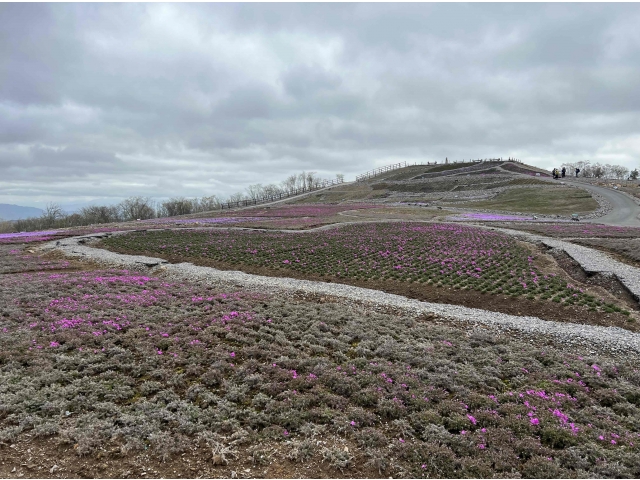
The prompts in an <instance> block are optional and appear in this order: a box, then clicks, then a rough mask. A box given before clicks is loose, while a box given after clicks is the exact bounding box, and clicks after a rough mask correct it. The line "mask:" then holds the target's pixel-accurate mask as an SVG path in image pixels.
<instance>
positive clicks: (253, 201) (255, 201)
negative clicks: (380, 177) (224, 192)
mask: <svg viewBox="0 0 640 480" xmlns="http://www.w3.org/2000/svg"><path fill="white" fill-rule="evenodd" d="M341 183H344V180H337V179H336V180H323V181H322V182H319V183H316V184H313V185H312V186H310V187H302V188H296V189H294V190H289V191H288V192H280V193H275V194H273V195H265V196H263V197H260V198H247V199H244V200H238V201H236V202H223V203H221V204H220V210H224V209H227V210H229V209H231V208H239V207H248V206H249V205H259V204H261V203H269V202H275V201H277V200H282V199H284V198H289V197H295V196H296V195H301V194H303V193H309V192H314V191H316V190H320V189H322V188H326V187H331V186H333V185H339V184H341Z"/></svg>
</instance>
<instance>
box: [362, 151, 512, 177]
mask: <svg viewBox="0 0 640 480" xmlns="http://www.w3.org/2000/svg"><path fill="white" fill-rule="evenodd" d="M482 162H515V163H522V161H521V160H516V159H515V158H511V157H509V159H508V160H503V159H502V158H484V159H483V158H479V159H477V160H462V161H457V160H455V161H452V162H449V163H448V164H449V165H451V164H456V163H482ZM416 165H446V163H441V164H438V162H433V163H431V162H427V163H418V162H415V163H407V162H400V163H394V164H392V165H385V166H384V167H378V168H374V169H373V170H369V171H368V172H364V173H363V174H361V175H358V176H357V177H356V182H362V181H364V180H367V179H368V178H373V177H377V176H378V175H380V174H381V173H385V172H390V171H392V170H398V169H399V168H405V167H413V166H416Z"/></svg>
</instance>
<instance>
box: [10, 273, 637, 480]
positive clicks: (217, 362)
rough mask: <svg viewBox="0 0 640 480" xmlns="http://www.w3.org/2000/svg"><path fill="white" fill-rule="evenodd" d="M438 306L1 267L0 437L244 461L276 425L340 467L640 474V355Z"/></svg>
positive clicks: (483, 473) (88, 450)
mask: <svg viewBox="0 0 640 480" xmlns="http://www.w3.org/2000/svg"><path fill="white" fill-rule="evenodd" d="M436 320H437V319H435V318H424V317H422V318H415V317H412V316H409V315H405V314H399V313H394V314H390V313H389V314H383V313H375V312H371V311H366V309H363V308H361V307H349V306H346V305H344V304H339V303H333V302H331V301H326V299H325V301H323V302H321V301H320V300H319V299H306V300H305V299H295V298H283V297H281V296H280V297H279V296H273V297H271V296H265V295H258V294H254V293H248V292H242V291H233V290H227V289H224V290H223V289H220V288H219V287H218V288H214V287H206V286H199V285H193V284H189V283H188V282H184V281H180V282H176V281H173V280H169V279H164V278H156V277H151V276H148V275H145V274H144V273H142V272H134V271H118V270H102V271H101V270H95V271H84V272H71V273H61V274H52V273H48V272H40V273H28V274H13V275H2V276H0V448H8V447H7V445H8V444H10V443H12V442H16V441H18V440H19V439H21V438H25V436H26V435H30V436H31V438H33V437H35V438H47V437H49V438H55V439H56V440H57V441H58V442H59V443H60V445H61V446H68V448H72V446H75V449H74V451H75V452H76V453H77V454H78V455H81V456H87V455H92V456H98V455H100V454H101V453H100V452H102V451H103V450H102V449H107V450H110V449H112V448H114V447H115V448H118V449H119V450H120V451H121V452H122V453H123V454H124V455H126V454H129V453H135V452H139V451H147V452H150V453H151V454H152V455H154V456H156V457H157V458H159V459H161V460H162V459H164V460H167V459H169V458H173V457H176V456H179V455H180V454H181V453H182V452H185V451H187V450H188V449H189V448H190V447H191V446H192V445H193V444H200V443H203V444H206V445H209V447H210V448H211V449H212V450H213V451H214V452H217V455H218V456H219V457H223V458H224V461H225V462H227V463H229V464H231V465H232V464H233V463H234V462H235V461H238V455H239V454H240V453H239V452H240V450H242V451H244V452H245V453H246V454H248V455H252V457H251V458H254V460H255V461H256V462H258V464H259V463H260V462H261V461H262V460H261V459H262V458H263V454H262V453H261V452H266V451H267V449H266V446H267V445H270V444H273V443H274V442H275V443H278V444H280V445H282V446H283V448H284V449H286V450H288V452H289V453H288V455H287V457H288V460H285V458H283V459H281V460H280V461H281V462H286V461H291V462H305V461H309V460H310V459H312V458H316V459H318V461H322V462H324V463H325V464H327V465H329V466H331V468H334V469H335V471H336V472H337V473H338V472H342V474H348V472H349V471H350V470H352V469H353V468H354V467H355V466H356V465H358V464H359V465H362V464H365V465H369V466H370V467H371V468H374V469H375V470H376V471H377V472H378V473H379V474H380V475H381V476H382V475H385V476H388V475H394V476H400V475H402V476H411V477H434V476H437V477H504V476H508V477H517V476H525V477H537V478H539V477H560V476H562V477H578V478H581V477H582V478H584V477H594V476H595V477H616V478H623V477H638V476H640V464H639V463H638V461H637V459H638V456H639V455H640V448H639V445H638V444H639V442H640V431H639V429H638V425H640V410H639V409H638V408H639V407H640V371H639V370H638V366H637V362H636V361H635V360H634V359H631V358H623V359H614V358H612V357H609V356H606V355H596V354H586V355H585V354H583V353H580V352H579V351H574V350H572V349H570V348H567V347H566V346H560V347H556V346H554V345H552V344H546V343H545V341H544V339H541V338H538V339H536V342H535V344H533V343H530V342H529V341H528V340H526V339H525V340H518V339H516V338H513V337H510V336H503V335H497V334H495V333H492V332H489V331H479V330H477V331H471V330H467V329H460V328H455V327H454V326H453V325H452V326H450V327H447V326H442V325H437V324H436V323H435V321H436ZM329 437H333V438H341V439H344V441H345V442H348V443H349V444H350V445H353V446H354V447H353V448H352V449H351V450H349V451H348V452H347V451H344V450H341V449H340V450H338V449H336V448H333V447H323V446H322V444H321V443H319V441H320V440H323V439H327V438H329Z"/></svg>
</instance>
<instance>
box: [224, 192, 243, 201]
mask: <svg viewBox="0 0 640 480" xmlns="http://www.w3.org/2000/svg"><path fill="white" fill-rule="evenodd" d="M242 200H247V197H246V196H245V195H244V194H243V193H242V192H236V193H233V194H231V195H229V200H228V201H229V202H231V203H235V202H241V201H242Z"/></svg>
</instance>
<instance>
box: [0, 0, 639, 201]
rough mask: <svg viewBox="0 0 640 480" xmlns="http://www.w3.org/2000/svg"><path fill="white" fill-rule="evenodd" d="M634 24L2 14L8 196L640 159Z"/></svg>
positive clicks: (482, 7)
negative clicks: (296, 175) (478, 160)
mask: <svg viewBox="0 0 640 480" xmlns="http://www.w3.org/2000/svg"><path fill="white" fill-rule="evenodd" d="M638 22H640V7H639V6H638V5H637V4H477V3H474V4H81V3H80V4H0V168H1V169H2V172H1V173H2V174H1V175H0V202H3V203H19V204H20V203H21V204H32V203H33V202H35V201H38V202H41V201H44V200H43V199H45V197H48V198H49V199H51V200H58V201H60V202H61V203H69V202H68V201H67V200H66V199H67V197H68V198H72V197H73V198H74V199H82V201H85V200H86V199H90V198H93V197H95V198H114V199H117V198H119V197H124V196H127V195H133V194H144V195H151V196H158V197H161V196H170V195H186V196H190V195H204V194H213V193H216V194H218V195H222V196H225V195H228V194H230V193H232V192H233V191H235V190H239V189H242V188H244V186H245V185H246V184H249V183H257V182H261V183H268V182H275V181H279V180H281V179H282V178H283V177H285V176H286V175H288V174H289V173H291V172H293V171H299V170H302V169H306V170H315V171H318V172H319V173H320V174H323V175H327V176H329V175H333V174H334V173H338V172H342V173H345V174H347V176H348V177H349V176H350V175H353V174H356V173H358V172H360V171H364V170H368V169H370V168H372V167H373V166H374V165H375V164H382V163H385V162H389V163H390V162H392V161H393V162H395V161H398V160H402V159H406V160H408V161H422V160H425V161H426V160H429V161H430V160H440V159H442V158H444V157H445V156H447V157H449V158H472V157H488V156H495V155H502V156H509V155H517V156H519V157H520V158H523V159H525V160H526V159H527V158H528V157H530V158H533V159H535V161H536V162H537V163H538V164H539V166H542V167H550V166H555V165H557V162H558V161H562V158H571V159H575V158H576V157H580V158H589V159H591V160H596V161H597V160H599V159H603V161H606V162H609V163H610V162H612V161H618V162H620V163H623V164H625V165H627V166H629V167H635V166H637V165H638V158H637V156H638V155H640V145H638V144H637V142H638V134H637V132H638V128H639V127H640V96H639V95H638V94H637V85H638V82H639V80H640V64H638V62H637V60H636V59H637V57H638V55H639V54H640V34H638V33H637V24H638ZM30 199H31V200H30ZM74 201H75V200H74ZM78 201H80V200H78Z"/></svg>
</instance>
